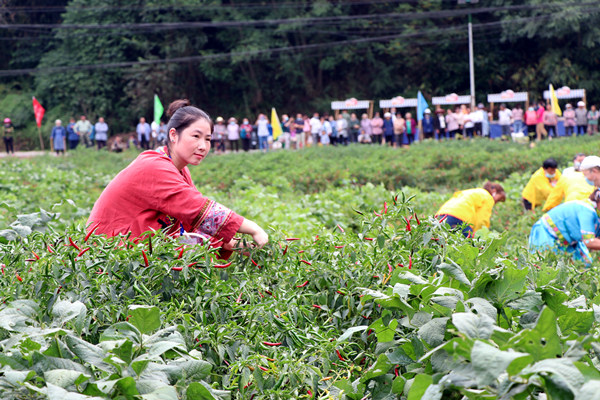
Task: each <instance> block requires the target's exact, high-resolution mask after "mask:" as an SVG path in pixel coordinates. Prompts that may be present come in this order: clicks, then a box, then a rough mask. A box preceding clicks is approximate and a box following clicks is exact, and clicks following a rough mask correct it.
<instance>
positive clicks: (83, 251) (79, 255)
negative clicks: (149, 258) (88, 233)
mask: <svg viewBox="0 0 600 400" xmlns="http://www.w3.org/2000/svg"><path fill="white" fill-rule="evenodd" d="M89 249H90V248H89V247H86V248H85V249H83V250H81V251H80V252H79V254H77V257H81V256H82V255H84V254H85V253H86V252H87V251H88V250H89ZM146 266H147V265H146Z"/></svg>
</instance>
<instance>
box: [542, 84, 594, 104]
mask: <svg viewBox="0 0 600 400" xmlns="http://www.w3.org/2000/svg"><path fill="white" fill-rule="evenodd" d="M554 91H555V92H556V98H558V99H559V100H561V99H583V101H585V89H571V88H570V87H568V86H563V87H561V88H558V89H556V90H554ZM544 99H546V100H549V99H550V91H549V90H544Z"/></svg>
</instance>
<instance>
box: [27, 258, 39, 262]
mask: <svg viewBox="0 0 600 400" xmlns="http://www.w3.org/2000/svg"><path fill="white" fill-rule="evenodd" d="M25 261H27V262H35V261H37V260H36V259H35V258H28V259H27V260H25Z"/></svg>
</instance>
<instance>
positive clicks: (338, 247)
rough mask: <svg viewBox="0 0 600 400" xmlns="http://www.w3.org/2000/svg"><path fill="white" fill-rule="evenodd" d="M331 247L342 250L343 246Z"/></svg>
mask: <svg viewBox="0 0 600 400" xmlns="http://www.w3.org/2000/svg"><path fill="white" fill-rule="evenodd" d="M333 247H335V248H336V249H343V248H344V246H333Z"/></svg>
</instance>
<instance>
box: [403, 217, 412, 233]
mask: <svg viewBox="0 0 600 400" xmlns="http://www.w3.org/2000/svg"><path fill="white" fill-rule="evenodd" d="M404 220H405V221H406V232H410V230H411V228H410V221H409V220H408V219H406V217H404Z"/></svg>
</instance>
